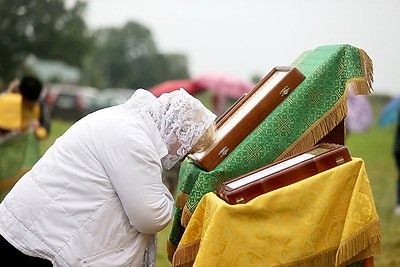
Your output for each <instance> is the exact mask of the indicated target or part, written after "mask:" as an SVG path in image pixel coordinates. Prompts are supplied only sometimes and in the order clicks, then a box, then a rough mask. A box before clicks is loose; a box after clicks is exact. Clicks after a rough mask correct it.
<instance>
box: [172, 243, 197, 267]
mask: <svg viewBox="0 0 400 267" xmlns="http://www.w3.org/2000/svg"><path fill="white" fill-rule="evenodd" d="M199 248H200V240H197V241H195V242H193V243H189V244H187V245H184V246H182V247H180V248H179V249H178V250H177V251H176V253H175V254H174V258H173V259H172V266H174V267H183V266H192V265H193V263H194V261H195V259H196V256H197V252H199Z"/></svg>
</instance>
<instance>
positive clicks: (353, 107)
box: [345, 95, 373, 133]
mask: <svg viewBox="0 0 400 267" xmlns="http://www.w3.org/2000/svg"><path fill="white" fill-rule="evenodd" d="M346 103H347V109H348V111H347V116H346V118H345V122H346V126H347V129H348V130H349V132H356V133H360V132H363V131H366V130H368V129H369V128H370V127H371V125H372V123H373V112H372V108H371V104H370V103H369V101H368V99H367V97H366V96H365V95H350V96H349V97H347V101H346Z"/></svg>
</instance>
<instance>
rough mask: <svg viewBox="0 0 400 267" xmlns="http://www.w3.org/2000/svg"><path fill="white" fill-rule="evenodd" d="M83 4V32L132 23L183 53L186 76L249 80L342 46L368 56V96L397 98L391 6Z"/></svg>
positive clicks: (375, 2) (180, 0)
mask: <svg viewBox="0 0 400 267" xmlns="http://www.w3.org/2000/svg"><path fill="white" fill-rule="evenodd" d="M68 1H71V2H74V1H75V0H68ZM87 2H88V10H87V13H86V21H87V23H88V25H89V27H90V28H93V29H94V28H98V27H104V26H123V25H124V24H125V23H126V22H127V21H130V20H131V21H136V22H139V23H141V24H143V25H144V26H146V27H147V28H148V29H150V30H151V32H152V34H153V39H154V40H155V41H156V42H157V45H158V48H159V50H160V51H161V52H163V53H169V52H179V53H184V54H186V55H187V57H188V60H189V70H190V73H191V75H192V76H196V75H199V74H201V73H204V72H208V71H218V72H226V73H231V74H235V75H238V76H240V77H242V78H246V79H250V77H252V76H253V75H259V76H264V75H265V74H266V73H268V72H269V71H270V70H271V69H272V68H273V67H275V66H279V65H289V64H290V63H291V62H293V61H294V59H296V58H297V57H298V56H299V55H300V54H301V53H302V52H303V51H305V50H311V49H315V48H316V47H317V46H321V45H329V44H342V43H346V44H351V45H353V46H356V47H359V48H362V49H364V50H365V51H366V52H367V54H368V55H369V56H370V57H371V58H372V60H373V63H374V72H375V76H374V77H375V82H374V89H375V93H376V94H378V93H381V94H391V95H400V70H399V63H400V53H399V50H400V1H399V0H332V1H327V0H277V1H271V0H140V1H139V0H113V1H110V0H87Z"/></svg>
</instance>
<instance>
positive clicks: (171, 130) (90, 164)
mask: <svg viewBox="0 0 400 267" xmlns="http://www.w3.org/2000/svg"><path fill="white" fill-rule="evenodd" d="M214 120H215V115H214V114H213V113H212V112H210V111H209V110H208V109H207V108H205V107H204V106H203V104H202V103H201V102H200V101H199V100H197V99H195V98H194V97H192V96H191V95H189V94H188V93H187V92H186V91H185V90H183V89H180V90H177V91H174V92H172V93H168V94H163V95H161V96H160V97H158V98H156V97H154V96H153V95H152V94H151V93H149V92H147V91H146V90H143V89H138V90H136V91H135V93H134V94H133V96H132V97H131V98H130V99H129V100H128V101H127V102H126V103H124V104H122V105H118V106H114V107H110V108H106V109H103V110H100V111H97V112H94V113H92V114H90V115H88V116H86V117H85V118H83V119H81V120H80V121H78V122H76V123H75V124H74V125H73V126H71V128H70V129H68V130H67V131H66V132H65V133H64V134H63V135H62V136H61V137H59V138H58V139H57V140H56V142H55V143H54V144H53V145H52V146H51V147H50V148H49V149H48V151H47V152H46V153H45V154H44V155H43V157H42V158H41V159H40V160H39V161H38V162H37V163H36V164H35V166H34V167H33V168H32V169H31V170H30V171H29V172H28V173H26V174H25V175H24V176H23V177H22V178H21V179H20V180H19V181H18V183H17V184H16V185H15V186H14V188H13V189H12V190H11V192H10V193H9V194H8V195H7V196H6V197H5V199H4V201H3V202H2V203H1V204H0V234H1V236H2V237H1V236H0V238H1V239H2V240H1V241H0V249H1V251H2V255H3V256H2V260H3V261H4V262H7V261H8V260H9V261H10V262H12V263H13V266H30V265H27V264H28V263H26V262H24V263H22V262H21V261H22V258H27V259H28V262H32V266H44V265H43V262H47V263H48V264H50V266H51V265H52V264H53V265H54V266H68V267H71V266H101V267H105V266H140V265H142V264H148V263H146V262H144V261H143V259H144V258H146V257H144V252H145V249H146V247H149V248H150V247H151V246H150V245H153V251H152V252H153V255H155V253H154V249H155V246H154V243H152V241H151V240H154V235H155V233H157V232H158V231H160V230H162V229H163V228H164V227H165V226H167V224H168V223H169V221H170V220H171V218H172V216H173V197H172V196H171V194H170V193H169V191H168V189H167V188H166V187H165V186H164V184H163V183H162V177H161V175H162V168H163V167H165V168H167V169H170V168H172V167H173V166H174V165H175V164H176V163H177V162H178V161H179V160H182V159H183V158H184V157H185V156H186V155H187V153H189V151H191V150H192V152H195V151H196V152H197V151H201V150H204V149H205V148H206V147H207V146H208V145H210V144H211V142H213V140H214V134H213V129H214V127H215V126H214V123H213V122H214ZM7 249H8V251H9V253H7V254H5V251H7ZM12 253H14V254H12ZM15 253H21V255H20V256H15V255H16V254H15ZM20 259H21V261H19V260H20ZM35 261H38V262H39V263H38V264H39V265H34V264H35V263H34V262H35ZM40 261H42V262H40Z"/></svg>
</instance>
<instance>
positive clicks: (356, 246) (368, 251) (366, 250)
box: [335, 218, 381, 266]
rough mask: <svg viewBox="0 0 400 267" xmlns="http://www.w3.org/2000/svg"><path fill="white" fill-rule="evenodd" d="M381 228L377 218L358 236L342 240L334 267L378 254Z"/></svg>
mask: <svg viewBox="0 0 400 267" xmlns="http://www.w3.org/2000/svg"><path fill="white" fill-rule="evenodd" d="M380 241H381V227H380V223H379V220H378V218H376V219H375V220H374V221H372V222H371V224H370V225H368V226H366V227H365V228H364V229H363V230H362V231H361V232H360V233H359V234H357V235H356V236H354V237H351V238H348V239H346V240H344V241H343V242H342V243H341V244H340V246H339V248H338V251H337V254H336V260H335V261H336V264H335V265H336V266H346V265H348V264H350V263H353V262H357V261H360V260H363V259H365V258H369V257H371V256H374V255H376V254H379V253H380Z"/></svg>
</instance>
